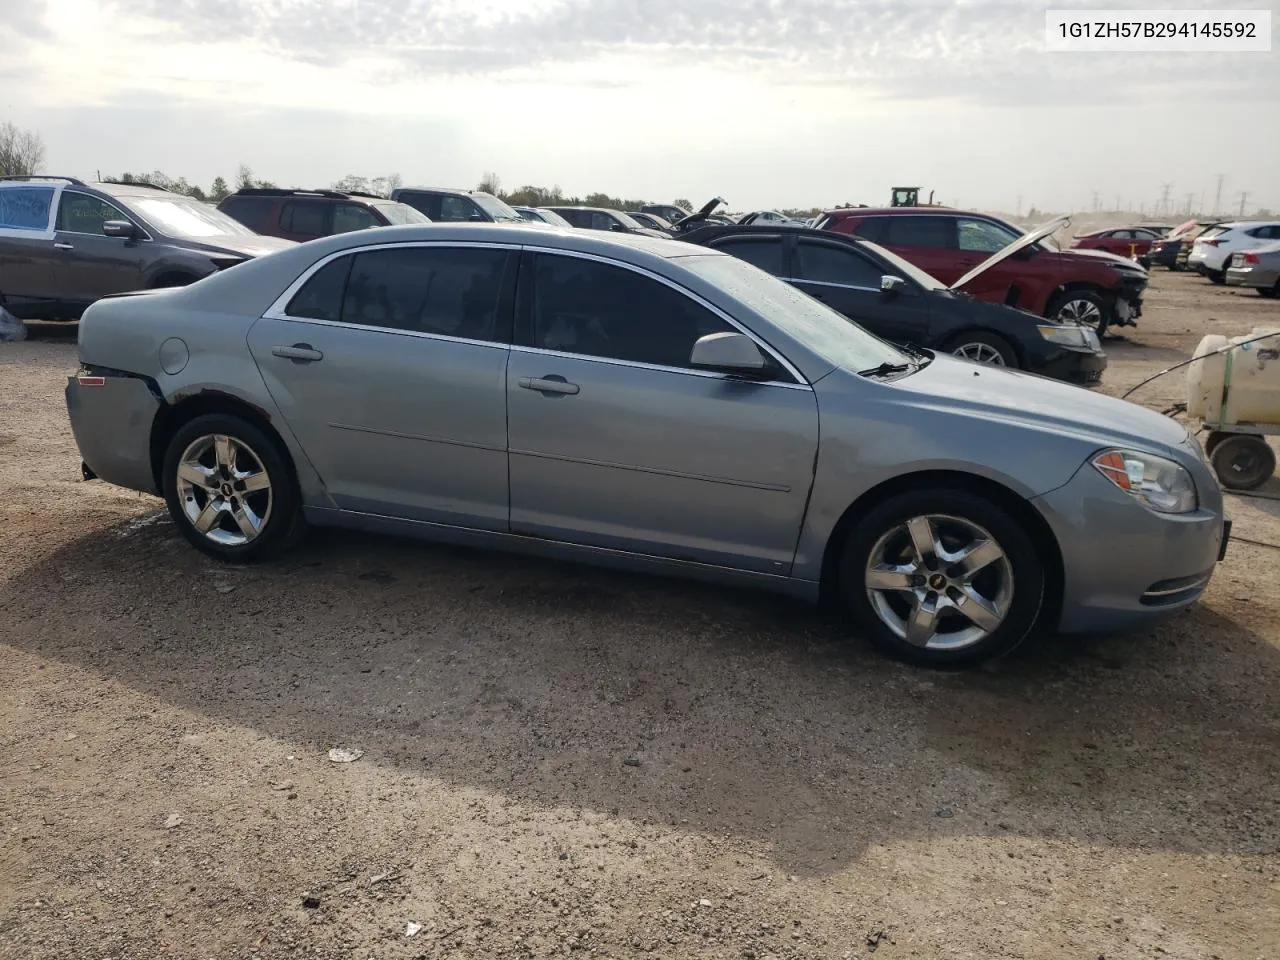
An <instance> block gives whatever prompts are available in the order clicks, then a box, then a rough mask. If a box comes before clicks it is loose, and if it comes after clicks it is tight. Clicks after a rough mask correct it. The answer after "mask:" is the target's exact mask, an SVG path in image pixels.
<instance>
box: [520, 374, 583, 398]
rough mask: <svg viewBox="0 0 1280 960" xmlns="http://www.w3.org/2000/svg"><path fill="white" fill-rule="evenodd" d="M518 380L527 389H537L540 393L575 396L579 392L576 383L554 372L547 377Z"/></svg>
mask: <svg viewBox="0 0 1280 960" xmlns="http://www.w3.org/2000/svg"><path fill="white" fill-rule="evenodd" d="M517 382H518V383H519V384H520V386H522V387H524V388H525V389H526V390H537V391H538V392H539V393H559V394H565V395H567V396H573V395H574V394H576V393H577V392H578V385H577V384H576V383H569V382H568V381H567V380H565V378H564V377H557V376H555V375H554V374H552V375H551V376H547V377H521V378H520V379H519V380H518V381H517Z"/></svg>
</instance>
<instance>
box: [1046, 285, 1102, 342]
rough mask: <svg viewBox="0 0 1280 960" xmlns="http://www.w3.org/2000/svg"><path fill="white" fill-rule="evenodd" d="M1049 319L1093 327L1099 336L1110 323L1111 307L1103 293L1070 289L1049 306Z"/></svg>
mask: <svg viewBox="0 0 1280 960" xmlns="http://www.w3.org/2000/svg"><path fill="white" fill-rule="evenodd" d="M1048 312H1049V319H1051V320H1057V321H1058V322H1060V323H1078V324H1083V325H1084V326H1086V327H1092V328H1093V329H1094V330H1096V331H1098V334H1099V336H1101V335H1102V332H1103V331H1104V330H1105V329H1106V327H1107V324H1108V323H1110V316H1109V313H1110V307H1108V306H1107V301H1106V300H1104V299H1103V297H1102V294H1100V293H1095V292H1094V291H1092V290H1068V291H1067V292H1066V293H1064V294H1062V295H1061V296H1060V297H1058V299H1057V300H1055V301H1054V302H1053V305H1052V306H1050V307H1049V311H1048Z"/></svg>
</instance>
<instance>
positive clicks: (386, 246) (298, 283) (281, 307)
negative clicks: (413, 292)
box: [262, 240, 813, 391]
mask: <svg viewBox="0 0 1280 960" xmlns="http://www.w3.org/2000/svg"><path fill="white" fill-rule="evenodd" d="M407 247H449V248H455V249H456V248H475V249H482V250H506V251H514V252H520V251H528V252H530V253H546V254H552V255H557V256H568V257H577V258H578V259H581V260H594V261H596V262H597V263H603V264H605V265H606V266H612V267H621V268H622V269H624V270H631V271H632V272H634V273H638V274H640V275H641V276H644V277H648V278H649V279H651V280H656V281H657V282H658V283H661V284H664V285H666V286H667V287H670V288H671V289H672V290H675V291H676V292H677V293H680V294H682V295H683V296H686V297H689V298H690V299H692V300H693V301H694V302H695V303H697V304H698V305H699V306H701V307H703V308H704V309H706V310H709V311H711V313H713V314H714V315H715V316H717V317H719V318H720V319H721V320H723V321H724V322H725V323H727V324H729V326H731V327H733V329H735V330H737V331H738V332H739V333H741V334H743V335H744V336H746V337H750V338H751V340H752V342H753V343H755V345H756V346H757V347H759V348H760V349H761V350H763V351H764V352H765V353H767V354H768V355H769V356H771V357H773V359H774V360H776V361H777V362H778V364H779V365H780V366H781V367H782V368H783V369H784V370H786V371H787V372H788V373H789V374H791V376H793V377H795V379H796V382H795V383H785V382H783V381H779V380H765V381H751V382H753V383H756V382H758V383H760V384H761V385H762V386H765V385H767V386H779V387H791V388H796V389H801V390H810V391H812V389H813V388H812V386H811V385H810V384H809V381H808V380H806V379H805V378H804V376H803V375H802V374H801V373H800V371H799V370H797V369H796V367H795V366H794V365H793V364H792V363H791V361H789V360H787V359H786V357H784V356H782V355H781V354H780V353H779V352H778V351H777V350H775V349H774V348H773V347H771V346H770V345H769V344H768V343H766V342H764V341H763V340H761V339H760V337H758V336H757V335H756V334H755V333H753V332H752V331H751V330H748V329H747V328H746V327H744V326H743V325H742V324H741V323H739V322H738V321H737V320H735V319H733V317H731V316H729V315H728V314H727V313H725V312H724V311H723V310H721V309H720V308H719V307H717V306H715V305H714V304H712V303H710V302H708V301H707V300H705V299H704V298H702V297H700V296H698V295H697V294H696V293H694V292H693V291H691V290H688V289H686V288H684V287H682V286H680V285H679V284H677V283H675V282H673V281H671V280H668V279H667V278H666V277H663V276H660V275H658V274H656V273H653V272H652V271H651V270H646V269H645V268H644V267H639V266H636V265H635V264H630V263H625V262H623V261H619V260H613V259H610V258H609V257H605V256H600V255H598V254H593V253H583V252H581V251H577V250H565V249H563V248H559V247H541V246H529V245H527V244H517V243H504V242H501V241H484V240H414V241H410V242H402V243H374V244H369V245H367V246H359V247H346V248H344V249H342V250H335V251H334V252H333V253H330V254H327V255H325V256H324V257H322V258H320V259H319V260H317V261H316V262H315V263H313V264H311V266H309V267H308V268H307V269H306V270H304V271H302V273H301V274H299V275H298V277H297V278H296V279H295V280H294V281H293V282H292V283H290V284H289V286H288V287H286V288H285V290H284V293H282V294H280V296H278V297H276V299H275V300H274V301H272V303H271V305H270V306H269V307H268V308H267V309H266V311H264V312H263V314H262V317H263V319H265V320H289V321H292V322H294V323H311V324H316V325H318V326H329V327H342V328H345V329H349V330H376V331H379V332H382V333H394V334H400V335H401V336H410V337H418V338H422V339H427V340H442V341H445V342H449V343H471V344H478V345H480V346H486V347H497V348H499V349H504V350H505V349H512V350H520V351H521V352H527V353H542V354H547V355H549V356H563V357H572V358H577V359H583V360H598V361H600V362H603V363H612V364H617V365H620V366H630V367H636V368H639V369H644V370H665V371H673V372H676V373H687V374H691V375H693V376H700V377H709V378H713V379H718V380H727V379H732V378H731V377H727V376H726V375H725V374H721V373H714V372H712V371H709V370H691V369H689V368H688V367H667V366H660V365H658V364H646V363H636V362H634V361H630V360H617V359H614V358H612V357H593V356H587V355H585V354H576V353H565V352H561V351H555V350H545V349H542V348H539V347H523V346H516V345H515V344H507V343H503V342H502V341H497V340H470V339H466V338H464V337H450V336H448V335H447V334H440V333H425V332H423V331H418V330H402V329H399V328H397V327H378V326H373V325H370V324H365V323H348V322H346V321H345V320H322V319H317V318H313V317H295V316H293V315H291V314H289V313H287V312H286V308H287V307H288V305H289V301H291V300H292V299H293V298H294V297H295V296H296V295H297V293H298V291H299V290H301V289H302V287H303V285H304V284H306V282H307V281H308V280H310V279H311V277H312V276H314V275H315V274H316V273H317V272H319V271H320V270H322V269H323V268H324V267H326V266H328V265H329V264H330V263H331V262H332V261H334V260H337V259H338V258H339V257H346V256H355V255H356V254H359V253H371V252H373V251H376V250H401V249H404V248H407ZM725 256H728V254H725Z"/></svg>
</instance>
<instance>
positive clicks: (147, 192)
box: [73, 182, 194, 200]
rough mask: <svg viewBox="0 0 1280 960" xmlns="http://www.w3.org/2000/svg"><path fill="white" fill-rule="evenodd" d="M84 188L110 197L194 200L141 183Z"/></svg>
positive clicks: (98, 185) (91, 185)
mask: <svg viewBox="0 0 1280 960" xmlns="http://www.w3.org/2000/svg"><path fill="white" fill-rule="evenodd" d="M73 186H74V185H73ZM84 186H86V187H89V188H90V189H92V190H97V191H99V192H101V193H105V194H106V195H107V196H109V197H121V198H124V197H181V198H182V199H183V200H192V199H194V198H193V197H188V196H187V195H186V194H184V193H174V192H173V191H172V190H162V189H161V188H160V187H152V186H149V185H146V184H141V183H105V182H99V183H86V184H85V185H84Z"/></svg>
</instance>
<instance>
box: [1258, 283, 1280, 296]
mask: <svg viewBox="0 0 1280 960" xmlns="http://www.w3.org/2000/svg"><path fill="white" fill-rule="evenodd" d="M1256 289H1257V291H1258V296H1260V297H1266V298H1267V299H1268V300H1274V299H1276V298H1277V297H1280V280H1277V281H1276V284H1275V286H1274V287H1258V288H1256Z"/></svg>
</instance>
